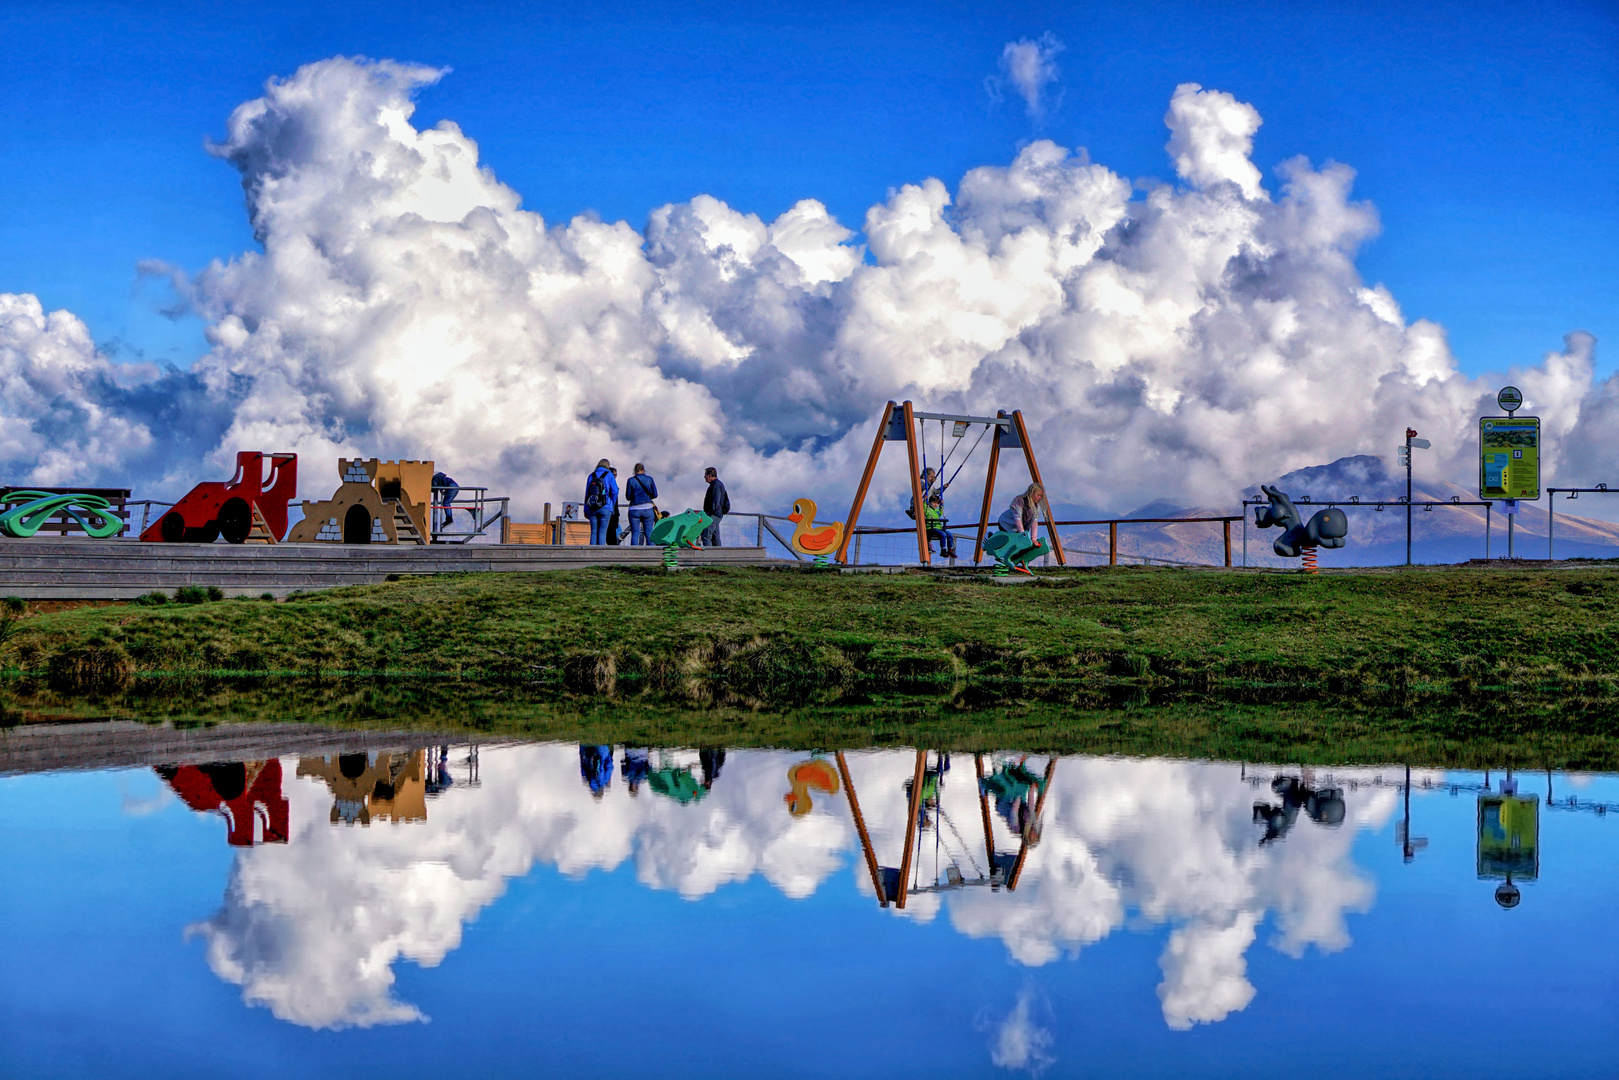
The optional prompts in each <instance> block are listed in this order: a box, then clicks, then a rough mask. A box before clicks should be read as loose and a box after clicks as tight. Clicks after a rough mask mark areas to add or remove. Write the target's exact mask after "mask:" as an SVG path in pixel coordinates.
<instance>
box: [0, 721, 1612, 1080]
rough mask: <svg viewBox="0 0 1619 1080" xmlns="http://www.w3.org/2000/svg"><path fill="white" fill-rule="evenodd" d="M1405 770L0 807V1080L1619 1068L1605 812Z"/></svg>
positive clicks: (168, 787) (1563, 779)
mask: <svg viewBox="0 0 1619 1080" xmlns="http://www.w3.org/2000/svg"><path fill="white" fill-rule="evenodd" d="M980 770H982V777H983V780H982V782H981V781H980V778H979V777H980ZM918 775H920V777H921V783H920V785H919V786H918V785H917V784H916V779H917V777H918ZM1407 776H1408V774H1407V772H1406V770H1405V769H1404V768H1403V767H1399V766H1390V767H1385V768H1346V769H1315V770H1309V769H1298V768H1290V767H1285V766H1271V765H1256V764H1251V763H1250V764H1246V765H1244V764H1239V763H1225V762H1199V761H1178V760H1138V759H1117V758H1086V757H1065V758H1061V759H1057V760H1054V761H1052V760H1048V759H1046V758H1045V757H1043V756H1039V755H1030V756H1025V755H1022V754H990V755H983V756H982V757H978V758H975V757H974V756H973V755H965V754H956V755H950V756H941V755H939V754H937V753H934V752H928V753H926V754H924V755H923V758H922V762H921V767H920V771H919V769H918V756H917V754H916V753H915V752H914V751H883V752H861V753H850V754H847V755H845V756H844V758H843V760H842V761H840V760H839V758H838V757H837V756H836V755H814V754H809V753H802V752H801V753H788V752H763V751H731V752H729V753H726V752H723V751H697V750H656V749H653V750H644V751H643V750H637V749H627V748H625V747H622V746H617V747H584V748H581V747H579V746H559V745H504V746H483V747H471V746H466V745H458V746H449V747H437V746H435V747H430V748H426V749H408V748H399V747H395V748H391V749H390V748H383V749H373V750H370V751H368V752H366V753H352V754H348V755H343V756H329V757H320V756H316V757H297V756H285V757H280V758H275V757H271V758H266V759H262V760H253V761H248V762H235V763H232V762H225V763H215V764H212V765H208V766H206V767H199V766H198V765H195V764H192V765H179V764H178V763H173V762H171V763H167V764H162V765H159V766H157V767H149V768H130V769H109V770H102V771H77V772H73V771H68V772H49V773H39V774H33V775H12V776H6V777H3V778H0V859H3V865H4V867H5V873H4V880H5V883H6V885H5V888H4V889H3V890H0V927H3V929H0V935H3V937H4V940H5V942H6V948H5V963H4V969H3V974H0V1073H3V1074H4V1075H5V1076H8V1077H11V1076H15V1077H50V1076H97V1077H122V1076H132V1077H134V1076H139V1077H148V1076H154V1077H155V1076H163V1077H241V1078H249V1077H323V1076H332V1077H345V1078H350V1077H354V1076H364V1075H390V1074H404V1075H413V1074H418V1073H421V1072H432V1073H445V1074H449V1075H455V1076H459V1077H481V1076H504V1075H533V1076H542V1075H543V1076H549V1075H577V1076H603V1077H606V1076H635V1077H640V1076H646V1075H649V1074H657V1073H669V1074H673V1075H679V1076H687V1077H709V1076H716V1077H729V1076H750V1077H751V1076H766V1075H768V1076H772V1077H798V1076H803V1077H834V1076H835V1077H845V1076H885V1077H904V1076H920V1075H923V1074H927V1075H930V1076H992V1075H1005V1074H1007V1073H1008V1072H1011V1073H1023V1072H1027V1073H1031V1074H1043V1075H1049V1076H1126V1075H1134V1076H1251V1075H1254V1074H1255V1073H1258V1072H1261V1071H1265V1072H1269V1071H1273V1070H1299V1069H1303V1070H1308V1071H1309V1072H1311V1073H1320V1072H1322V1071H1326V1072H1327V1073H1328V1074H1332V1075H1346V1076H1355V1075H1361V1076H1424V1077H1428V1076H1458V1077H1461V1076H1466V1077H1481V1076H1524V1075H1533V1076H1539V1077H1563V1076H1569V1077H1574V1076H1591V1077H1597V1076H1607V1077H1611V1076H1614V1075H1616V1074H1619V935H1615V934H1614V932H1613V929H1612V927H1613V921H1614V899H1615V886H1616V885H1619V778H1616V777H1613V776H1593V775H1564V774H1551V775H1548V774H1546V773H1530V774H1516V775H1512V776H1508V775H1507V774H1504V773H1498V772H1492V773H1489V774H1479V773H1456V772H1443V771H1435V770H1417V771H1413V772H1411V773H1410V774H1409V781H1410V782H1409V786H1408V785H1407ZM856 807H858V812H857V810H856ZM1608 807H1613V808H1614V810H1615V812H1612V813H1608V812H1604V811H1605V810H1606V809H1607V808H1608ZM913 811H914V816H913ZM1407 821H1409V828H1408V827H1407ZM908 823H909V824H910V828H907V825H908ZM986 827H987V829H988V833H989V836H988V840H987V842H986V836H985V830H986ZM862 831H863V832H864V836H862ZM908 834H909V836H910V849H909V850H910V858H909V861H908V865H907V858H906V850H907V835H908ZM1509 878H1510V880H1509Z"/></svg>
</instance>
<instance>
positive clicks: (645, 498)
mask: <svg viewBox="0 0 1619 1080" xmlns="http://www.w3.org/2000/svg"><path fill="white" fill-rule="evenodd" d="M624 494H625V495H627V496H629V500H630V543H631V544H632V545H634V544H650V543H651V542H652V541H651V540H650V539H649V537H650V536H651V535H652V525H653V523H654V522H656V521H657V514H658V508H657V507H656V506H654V505H652V504H653V502H654V501H655V500H656V499H657V497H658V483H657V481H655V480H653V479H652V477H650V476H648V475H647V472H646V466H645V465H642V464H640V463H639V462H637V463H636V465H635V475H634V476H632V477H630V478H629V480H628V481H627V482H626V483H625V484H624Z"/></svg>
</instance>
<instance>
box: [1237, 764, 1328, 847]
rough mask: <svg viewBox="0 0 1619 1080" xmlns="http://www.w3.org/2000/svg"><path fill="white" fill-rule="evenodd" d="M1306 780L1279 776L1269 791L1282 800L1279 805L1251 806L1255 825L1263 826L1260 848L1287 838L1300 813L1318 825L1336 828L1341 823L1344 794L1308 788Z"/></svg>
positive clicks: (1259, 803) (1263, 804)
mask: <svg viewBox="0 0 1619 1080" xmlns="http://www.w3.org/2000/svg"><path fill="white" fill-rule="evenodd" d="M1309 785H1310V780H1309V778H1308V777H1305V778H1300V777H1297V776H1278V777H1277V778H1276V779H1274V780H1272V781H1271V782H1270V789H1271V790H1272V791H1274V792H1275V793H1276V794H1277V795H1279V796H1280V797H1281V804H1280V805H1278V806H1272V805H1271V804H1270V803H1263V802H1256V803H1254V821H1255V822H1256V823H1263V824H1264V826H1265V835H1264V836H1262V837H1260V838H1259V842H1260V844H1261V845H1263V844H1268V843H1270V842H1271V841H1272V840H1280V839H1281V838H1282V837H1284V836H1286V835H1287V833H1288V830H1289V829H1291V828H1293V823H1294V822H1296V821H1297V820H1298V817H1299V811H1300V810H1301V809H1302V810H1303V811H1304V813H1305V816H1307V817H1308V818H1309V819H1310V820H1311V821H1313V822H1315V823H1316V824H1317V825H1326V826H1329V827H1335V826H1338V825H1342V824H1343V821H1344V793H1343V791H1342V789H1340V788H1335V787H1328V788H1313V787H1310V786H1309Z"/></svg>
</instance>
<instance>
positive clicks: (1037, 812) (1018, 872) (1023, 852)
mask: <svg viewBox="0 0 1619 1080" xmlns="http://www.w3.org/2000/svg"><path fill="white" fill-rule="evenodd" d="M1056 772H1057V759H1056V758H1055V757H1053V758H1051V759H1049V760H1048V761H1047V762H1046V778H1045V780H1044V781H1043V782H1042V783H1041V784H1040V797H1039V798H1038V799H1036V800H1034V823H1035V826H1036V827H1039V826H1040V824H1041V822H1042V820H1043V815H1044V814H1045V812H1046V792H1048V791H1050V790H1051V778H1052V777H1053V776H1054V775H1056ZM1028 858H1029V838H1028V837H1027V836H1025V837H1024V838H1023V843H1022V844H1020V845H1018V852H1017V862H1016V863H1014V864H1013V865H1012V873H1011V874H1010V875H1009V876H1008V877H1007V879H1006V891H1007V892H1012V891H1014V890H1015V889H1016V888H1017V879H1018V878H1020V877H1022V876H1023V864H1024V862H1026V861H1027V860H1028Z"/></svg>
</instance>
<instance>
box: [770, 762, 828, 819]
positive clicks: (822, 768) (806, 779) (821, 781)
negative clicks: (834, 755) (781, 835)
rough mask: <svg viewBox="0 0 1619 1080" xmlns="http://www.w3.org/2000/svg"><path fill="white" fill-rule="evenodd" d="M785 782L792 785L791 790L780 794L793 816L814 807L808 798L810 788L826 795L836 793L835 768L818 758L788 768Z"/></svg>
mask: <svg viewBox="0 0 1619 1080" xmlns="http://www.w3.org/2000/svg"><path fill="white" fill-rule="evenodd" d="M787 782H788V783H789V784H791V785H792V786H793V790H791V791H789V792H788V793H787V794H786V795H784V796H782V800H783V801H784V802H786V803H787V810H788V811H789V812H790V813H791V814H792V815H793V817H803V816H804V815H805V814H807V813H809V812H810V810H812V809H813V808H814V806H815V800H813V799H811V798H810V788H814V789H815V790H816V791H821V792H825V793H826V794H828V795H836V794H837V793H838V773H837V770H836V769H834V768H833V767H832V766H831V765H830V764H828V763H827V762H825V761H823V760H822V759H820V758H813V759H811V760H809V761H801V762H799V763H798V764H797V765H794V766H793V767H792V768H790V769H788V770H787Z"/></svg>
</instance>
